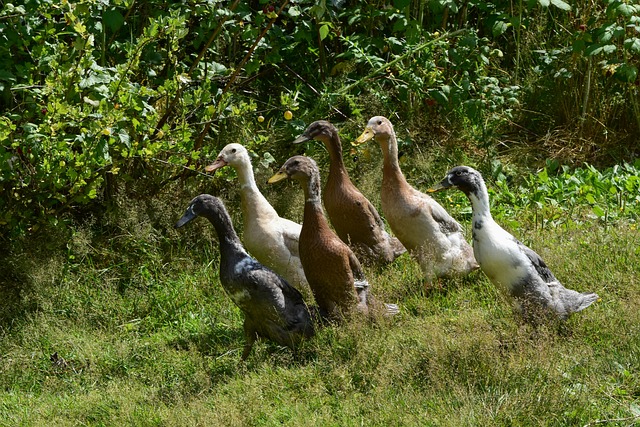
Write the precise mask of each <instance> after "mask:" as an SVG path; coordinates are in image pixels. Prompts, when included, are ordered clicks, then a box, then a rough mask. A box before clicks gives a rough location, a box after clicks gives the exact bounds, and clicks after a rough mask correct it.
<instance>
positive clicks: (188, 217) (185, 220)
mask: <svg viewBox="0 0 640 427" xmlns="http://www.w3.org/2000/svg"><path fill="white" fill-rule="evenodd" d="M197 217H198V215H196V213H195V212H194V211H193V205H190V206H189V207H188V208H187V211H186V212H185V213H184V215H182V218H180V219H179V220H178V222H176V225H175V228H180V227H182V226H183V225H185V224H186V223H188V222H191V221H192V220H194V219H196V218H197Z"/></svg>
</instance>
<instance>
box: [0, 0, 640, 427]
mask: <svg viewBox="0 0 640 427" xmlns="http://www.w3.org/2000/svg"><path fill="white" fill-rule="evenodd" d="M1 4H2V9H1V11H0V55H1V56H2V58H3V61H2V62H1V63H0V188H1V192H0V245H1V249H0V299H1V301H2V303H0V307H1V309H0V361H1V363H0V425H3V426H4V425H7V426H13V425H123V424H129V425H283V424H284V425H361V424H364V425H601V424H610V425H632V424H634V423H637V422H638V420H639V419H640V401H639V399H640V380H639V379H638V378H640V376H639V374H640V372H639V371H640V361H639V359H640V333H639V330H638V325H639V324H640V322H639V320H640V319H639V317H640V316H639V314H638V309H637V307H638V303H639V301H640V298H639V296H640V289H639V287H638V284H637V277H638V273H639V272H640V267H639V265H640V259H639V258H640V249H639V245H638V243H639V237H638V231H637V220H638V216H639V214H640V207H639V205H638V203H639V200H640V177H639V171H640V161H639V160H638V150H639V149H640V143H639V140H638V135H639V132H640V109H639V93H638V91H639V86H640V76H638V64H639V59H640V36H639V32H640V6H639V5H638V4H636V2H633V1H631V0H629V1H616V0H577V1H574V2H571V3H569V2H565V1H563V0H520V1H498V0H496V1H488V0H487V1H464V0H379V1H374V2H364V1H349V0H343V1H340V0H334V1H329V2H327V1H320V2H316V1H304V0H301V1H288V0H283V1H282V2H275V1H272V2H269V1H266V0H261V1H246V2H241V1H239V0H233V1H217V0H202V1H191V0H185V1H180V2H164V1H156V0H147V1H141V0H116V1H109V2H108V1H102V0H83V1H77V2H69V1H67V0H63V1H52V0H25V1H22V2H15V3H9V2H6V1H3V2H2V3H1ZM287 111H290V112H291V113H292V115H293V118H292V119H291V120H286V119H285V117H284V113H285V112H287ZM380 114H381V115H385V116H387V117H389V118H390V119H391V120H392V122H394V124H395V126H396V132H397V133H398V137H399V140H400V148H401V156H402V158H401V161H402V167H403V170H404V172H405V174H406V175H407V177H408V178H409V180H410V182H411V183H412V184H413V185H415V186H416V187H418V188H423V189H425V188H427V187H428V186H429V185H430V184H432V183H433V182H435V181H437V180H439V179H441V178H442V176H443V175H444V172H445V171H446V170H448V169H449V168H450V167H451V166H454V165H456V164H462V163H464V164H469V165H471V166H474V167H476V168H478V169H479V170H480V171H481V172H482V173H483V174H484V176H485V177H486V179H487V181H488V185H489V187H490V191H491V198H492V205H493V213H494V216H495V217H496V218H497V219H498V220H499V222H501V223H502V224H503V225H504V226H505V227H507V228H508V229H510V230H511V231H513V232H514V234H516V235H517V236H518V237H519V238H520V239H521V240H523V241H524V242H525V243H527V244H528V245H530V246H532V247H533V248H534V249H536V250H537V251H538V252H539V253H540V254H541V255H542V256H543V257H544V258H545V259H546V261H547V263H548V264H549V265H550V266H551V268H552V269H553V270H554V272H555V273H556V275H557V276H558V277H559V278H561V280H563V281H564V282H565V284H566V285H567V286H568V287H571V288H574V289H578V290H581V291H595V292H597V293H598V294H599V295H600V296H601V297H602V300H601V301H600V302H598V303H597V304H595V305H594V306H593V307H590V308H589V309H588V310H586V311H585V312H583V313H579V314H578V315H576V316H574V317H573V318H571V319H570V320H569V322H568V324H567V326H566V327H565V328H563V329H562V330H561V331H557V330H556V329H555V328H548V329H547V328H539V329H536V330H532V329H531V328H529V327H527V326H526V325H523V324H521V323H520V322H519V320H518V319H517V318H516V317H514V315H513V313H512V311H511V309H510V307H509V304H508V301H506V300H504V298H503V297H502V296H501V295H499V294H498V293H497V292H496V290H495V289H494V288H493V287H492V286H491V284H490V283H489V282H488V281H487V279H486V278H485V277H484V276H483V275H482V274H481V273H478V274H474V275H472V276H471V277H468V278H464V279H459V280H452V281H450V282H448V283H446V286H444V288H442V289H425V288H424V287H423V284H422V282H421V280H420V273H419V269H418V268H417V267H416V266H415V265H414V263H412V261H411V260H410V259H409V258H407V257H402V258H400V259H399V260H398V261H397V262H396V263H395V264H394V265H392V266H390V267H388V268H386V269H379V270H377V269H370V270H368V271H367V273H368V276H369V277H370V279H369V281H370V282H371V283H373V284H374V287H375V289H376V293H378V294H380V295H381V297H382V298H384V299H385V300H388V301H390V302H394V301H395V302H398V303H399V304H400V306H401V309H402V314H401V315H400V316H399V317H398V318H394V319H393V320H390V321H388V322H383V323H381V324H362V323H360V322H355V321H354V322H352V323H351V324H349V325H346V326H344V327H340V328H333V327H329V328H326V329H324V330H322V331H321V332H320V333H319V335H318V336H317V337H316V338H315V339H313V340H311V341H309V342H308V343H305V345H304V347H303V348H302V349H301V350H300V352H299V353H298V354H292V353H291V352H290V351H289V350H288V349H284V348H280V347H278V346H275V345H274V344H273V343H264V342H263V343H261V344H260V345H258V346H256V347H255V348H254V352H253V353H252V355H251V356H250V358H249V360H248V362H247V363H246V364H242V363H240V362H239V352H240V349H241V346H242V332H241V316H240V314H239V312H238V310H237V309H236V308H235V307H234V306H233V304H232V303H231V301H230V300H229V298H227V297H226V295H225V294H224V292H223V291H222V289H221V287H220V286H219V282H218V277H217V265H218V264H217V261H218V253H217V244H216V240H215V237H214V234H215V233H213V231H212V227H210V226H209V224H207V223H206V222H205V221H201V222H199V223H197V224H195V225H191V226H190V227H189V228H187V229H186V230H181V231H180V232H179V233H178V232H176V231H175V230H174V229H173V223H174V222H175V221H176V219H177V218H179V216H180V215H181V214H182V212H183V210H184V208H185V207H186V205H187V203H188V201H189V200H190V199H191V198H192V197H193V196H195V195H197V194H199V193H202V192H207V193H211V194H214V195H217V196H219V197H221V198H222V199H223V200H224V201H225V203H226V204H227V206H228V208H229V210H230V212H231V214H232V217H233V220H234V224H235V225H236V228H237V229H238V231H239V232H240V234H242V222H241V216H240V212H239V209H237V207H238V204H239V196H238V189H237V188H236V187H235V185H234V184H235V180H234V173H233V171H227V170H223V171H221V172H219V173H217V174H216V175H215V176H208V175H205V174H203V173H202V170H203V166H204V165H205V164H207V162H208V161H211V160H213V159H214V158H215V157H216V155H217V153H218V151H219V150H220V148H222V147H223V146H224V145H226V144H227V143H229V142H240V143H242V144H244V145H245V146H247V147H248V148H249V150H250V151H251V152H252V153H253V156H254V167H255V169H256V175H257V177H258V182H259V183H261V182H264V181H265V179H266V178H267V177H268V176H269V175H270V174H271V172H272V171H273V170H274V169H275V168H276V167H278V166H279V165H280V164H282V163H283V162H284V161H285V160H286V159H287V158H288V157H289V156H290V155H292V154H298V153H299V152H300V150H303V151H304V152H305V153H306V154H308V155H310V156H313V157H314V158H315V159H316V160H317V161H318V162H319V164H320V166H321V168H322V169H323V170H324V171H326V170H327V168H326V166H327V162H328V156H327V155H326V153H325V152H324V149H323V147H322V146H321V145H319V144H307V146H306V147H298V146H293V145H292V144H291V143H290V141H292V140H293V138H295V137H296V136H297V135H299V134H300V133H301V132H302V130H303V129H304V128H305V127H306V125H307V124H308V123H310V122H312V121H314V120H317V119H328V120H330V121H332V122H333V123H335V124H336V125H337V126H338V127H339V129H340V131H341V136H342V140H343V144H344V146H345V147H344V155H345V156H347V157H348V158H349V159H350V160H351V161H349V162H348V165H349V166H348V167H349V172H350V174H351V176H352V179H353V180H354V181H355V182H356V183H357V185H358V186H359V187H360V189H361V190H362V191H363V192H364V193H365V194H366V195H367V196H368V197H369V198H370V199H371V200H372V201H373V202H374V203H375V204H377V205H379V196H378V192H379V185H380V180H381V176H380V175H381V174H380V167H381V156H380V153H379V150H378V148H377V147H375V146H374V145H371V146H365V147H360V148H358V150H355V149H352V148H350V147H349V144H348V143H349V141H350V140H352V139H353V138H355V137H356V136H357V135H358V134H359V133H360V132H361V131H362V129H363V127H364V124H365V123H366V121H367V120H368V118H369V117H370V116H373V115H380ZM261 189H262V191H263V192H264V193H265V195H266V196H267V198H268V199H269V200H270V201H271V202H272V203H273V205H274V206H275V207H276V208H277V209H278V211H279V212H280V213H281V214H282V215H284V216H287V217H289V218H293V219H297V220H300V219H301V209H302V203H301V196H300V194H299V193H300V192H299V191H298V189H297V188H295V187H285V188H282V187H279V188H278V189H276V190H275V191H274V189H273V188H269V187H266V186H261ZM437 197H439V200H440V201H441V203H442V204H443V205H444V206H445V207H446V208H447V209H448V210H449V211H450V212H451V213H452V214H453V215H454V216H455V217H456V218H458V219H459V220H460V221H461V222H462V223H463V224H465V225H466V226H468V222H469V221H468V220H469V217H470V208H469V206H468V203H467V201H466V199H465V198H464V196H463V195H462V194H457V193H449V194H445V195H442V196H441V195H438V196H437Z"/></svg>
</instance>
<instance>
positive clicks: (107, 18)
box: [102, 10, 124, 32]
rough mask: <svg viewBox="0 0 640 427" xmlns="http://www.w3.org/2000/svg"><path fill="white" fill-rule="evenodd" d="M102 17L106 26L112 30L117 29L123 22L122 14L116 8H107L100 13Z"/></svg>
mask: <svg viewBox="0 0 640 427" xmlns="http://www.w3.org/2000/svg"><path fill="white" fill-rule="evenodd" d="M102 19H103V20H104V23H105V24H106V26H107V28H109V29H110V30H111V31H113V32H115V31H118V30H119V29H120V27H122V24H124V16H122V14H121V13H120V12H118V11H117V10H107V11H106V12H105V13H104V14H103V15H102Z"/></svg>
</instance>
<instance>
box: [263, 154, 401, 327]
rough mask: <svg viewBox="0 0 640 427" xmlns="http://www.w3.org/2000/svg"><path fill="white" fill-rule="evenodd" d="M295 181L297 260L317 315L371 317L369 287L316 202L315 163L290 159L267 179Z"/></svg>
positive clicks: (317, 176)
mask: <svg viewBox="0 0 640 427" xmlns="http://www.w3.org/2000/svg"><path fill="white" fill-rule="evenodd" d="M286 178H289V179H293V180H295V181H298V182H299V183H300V185H301V186H302V188H303V190H304V197H305V204H304V217H303V222H302V231H301V232H300V260H301V261H302V267H303V268H304V273H305V276H306V278H307V281H308V282H309V287H310V288H311V291H312V292H313V296H314V297H315V300H316V303H317V304H318V307H319V309H320V313H321V314H322V315H323V316H325V317H326V318H328V319H330V320H333V321H341V320H342V319H343V318H344V317H345V316H348V315H349V314H350V313H352V312H353V311H354V310H355V311H358V312H361V313H364V314H372V315H373V314H375V312H376V311H377V309H376V310H374V306H375V307H377V305H376V304H375V303H374V301H373V298H372V295H371V293H370V291H369V283H368V282H367V280H366V279H365V277H364V272H363V271H362V267H361V265H360V262H359V261H358V259H357V258H356V256H355V255H354V253H353V251H352V250H351V249H350V248H349V246H347V245H346V244H345V243H344V242H343V241H342V240H341V239H340V238H339V237H338V236H337V235H336V234H335V232H334V231H333V230H332V229H331V227H330V226H329V222H328V221H327V218H326V217H325V215H324V210H323V208H322V201H321V199H320V172H319V170H318V166H317V165H316V162H315V161H314V160H313V159H311V158H309V157H305V156H294V157H291V158H290V159H289V160H287V161H286V162H285V164H284V165H283V166H282V167H281V168H280V171H279V172H278V173H276V174H275V175H274V176H272V177H271V178H270V179H269V183H275V182H278V181H281V180H283V179H286ZM383 310H384V311H386V313H388V314H395V313H397V312H398V306H397V305H395V304H386V305H385V307H384V308H383Z"/></svg>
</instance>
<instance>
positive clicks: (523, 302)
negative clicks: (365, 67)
mask: <svg viewBox="0 0 640 427" xmlns="http://www.w3.org/2000/svg"><path fill="white" fill-rule="evenodd" d="M372 139H373V140H375V141H376V142H377V143H378V144H379V145H380V148H381V150H382V154H383V156H384V162H383V167H382V186H381V194H380V196H381V205H382V212H383V214H384V216H385V218H386V220H387V222H388V224H389V226H390V228H391V231H392V232H393V234H394V235H395V237H394V236H392V235H391V234H389V233H388V232H387V231H386V230H385V225H384V222H383V221H382V218H381V217H380V214H379V213H378V211H377V210H376V208H375V207H374V206H373V205H372V204H371V202H369V200H367V198H366V197H365V196H364V195H363V194H362V193H361V192H360V191H359V190H358V189H357V188H356V186H355V185H354V184H353V183H352V182H351V180H350V179H349V175H348V173H347V170H346V168H345V165H344V160H343V158H342V144H341V142H340V137H339V136H338V130H337V129H336V128H335V127H334V126H333V125H332V124H331V123H329V122H327V121H324V120H319V121H316V122H313V123H311V124H310V125H309V127H308V128H307V129H306V130H305V132H304V133H303V134H302V135H300V136H299V137H298V138H296V140H295V141H293V142H294V143H301V142H305V141H310V140H317V141H321V142H322V143H323V144H324V145H325V146H326V148H327V150H328V152H329V156H330V167H329V174H328V178H327V182H326V183H325V187H324V190H323V191H322V192H321V190H320V187H321V182H320V171H319V169H318V166H317V164H316V162H315V161H314V160H313V159H312V158H310V157H306V156H293V157H291V158H290V159H288V160H287V161H286V162H285V163H284V165H282V167H281V168H280V170H279V171H278V172H277V173H276V174H275V175H273V176H272V177H271V178H270V179H269V181H268V182H269V183H270V184H274V183H276V182H278V181H281V180H285V179H292V180H294V181H297V182H298V183H299V184H300V186H301V187H302V191H303V192H304V200H305V203H304V216H303V222H302V225H300V224H298V223H296V222H293V221H290V220H288V219H286V218H282V217H280V216H279V215H278V213H277V212H276V210H275V209H274V208H273V207H272V206H271V205H270V204H269V202H268V201H267V199H266V198H265V197H264V196H263V195H262V193H261V192H260V190H259V189H258V186H257V185H256V181H255V179H254V175H253V168H252V166H251V160H250V157H249V153H248V152H247V150H246V149H245V148H244V147H243V146H242V145H241V144H229V145H227V146H225V147H224V148H223V149H222V151H220V154H219V155H218V157H217V159H216V161H215V162H214V163H213V164H211V165H210V166H207V167H206V169H205V170H206V171H208V172H213V171H215V170H217V169H220V168H222V167H225V166H230V167H232V168H234V169H235V170H236V172H237V176H238V180H239V184H240V199H241V209H242V218H243V223H244V224H243V226H244V227H243V229H244V233H243V241H244V245H243V242H241V241H240V239H239V237H238V235H237V234H236V232H235V229H234V227H233V224H232V222H231V218H230V216H229V214H228V212H227V210H226V208H225V206H224V204H223V203H222V201H221V200H220V199H219V198H217V197H214V196H211V195H208V194H201V195H199V196H197V197H196V198H194V199H193V200H192V201H191V203H190V204H189V206H188V207H187V209H186V212H185V213H184V215H183V216H182V218H180V220H179V221H178V222H177V223H176V227H182V226H183V225H185V224H187V223H188V222H190V221H191V220H193V219H195V218H197V217H198V216H203V217H205V218H207V219H208V220H209V221H210V222H211V223H212V225H213V227H214V228H215V230H216V233H217V235H218V240H219V245H220V282H221V284H222V286H223V287H224V290H225V291H226V293H227V294H228V295H229V297H230V298H231V300H232V301H233V302H234V303H235V304H236V305H237V306H238V307H239V308H240V310H241V311H242V313H243V314H244V319H245V320H244V335H245V340H246V344H245V346H244V351H243V353H242V359H243V360H245V359H246V358H247V357H248V356H249V354H250V352H251V348H252V346H253V343H254V342H255V340H256V338H258V337H263V338H268V339H270V340H272V341H275V342H276V343H278V344H281V345H284V346H288V347H290V348H291V349H293V350H295V348H296V347H297V346H298V345H299V343H300V342H301V341H302V340H305V339H308V338H311V337H313V336H314V334H315V332H316V330H317V328H319V327H320V326H321V325H323V324H325V323H326V322H330V323H340V322H342V321H344V319H346V318H348V317H349V316H351V315H353V314H361V315H365V316H367V317H370V318H376V317H377V316H392V315H394V314H397V313H398V312H399V307H398V306H397V305H396V304H387V303H383V302H380V301H378V300H376V298H375V297H374V293H373V292H372V289H371V285H370V284H369V282H368V281H367V279H366V277H365V274H364V271H363V268H362V265H361V262H362V263H366V264H367V265H385V264H389V263H391V262H393V261H394V260H395V259H396V258H397V257H398V256H400V255H402V254H403V253H405V252H408V253H409V254H410V256H411V257H412V258H413V259H414V260H415V261H416V262H417V263H418V264H419V265H420V268H421V270H422V272H423V275H424V280H425V281H426V282H427V283H432V282H433V281H437V280H440V279H441V278H448V277H453V276H461V275H466V274H469V273H470V272H472V271H474V270H476V269H478V268H480V269H481V270H482V271H483V272H484V273H485V274H486V275H487V277H488V278H489V279H490V280H491V282H492V283H493V284H494V285H496V286H497V287H498V288H499V289H501V290H502V291H503V292H504V293H506V294H507V295H508V296H509V297H510V298H511V299H512V301H513V303H514V306H515V307H516V309H517V310H518V312H520V313H521V315H522V316H523V318H524V319H525V320H526V321H528V322H531V323H534V324H536V323H539V322H541V321H546V320H552V319H557V320H566V319H567V318H568V317H569V315H571V314H572V313H575V312H578V311H580V310H583V309H584V308H586V307H588V306H589V305H591V304H592V303H593V302H595V301H596V300H597V299H598V295H597V294H595V293H579V292H576V291H574V290H571V289H567V288H565V287H564V286H563V285H562V284H561V283H560V282H559V281H558V279H556V277H555V276H554V275H553V273H552V272H551V270H549V268H548V267H547V265H546V264H545V262H544V261H543V260H542V258H540V256H539V255H538V254H537V253H535V252H534V251H533V250H531V249H530V248H528V247H527V246H525V245H524V244H522V243H521V242H520V241H519V240H517V239H516V238H515V237H513V236H512V235H511V234H510V233H508V232H507V231H506V230H504V229H503V228H502V227H500V225H498V224H497V223H496V222H495V221H494V220H493V218H492V217H491V212H490V209H489V195H488V193H487V187H486V185H485V183H484V180H483V179H482V175H481V174H480V173H479V172H478V171H477V170H475V169H472V168H470V167H467V166H457V167H454V168H453V169H451V170H450V171H449V172H448V173H447V175H446V176H445V178H444V179H443V180H442V181H440V182H439V183H437V184H435V185H434V186H433V187H432V188H430V189H429V190H428V192H435V191H442V190H447V189H451V188H457V189H459V190H460V191H462V192H464V194H466V196H467V198H468V199H469V201H470V202H471V207H472V211H473V219H472V242H473V244H472V246H471V245H469V243H468V242H467V240H466V238H465V236H464V233H463V228H462V227H461V226H460V224H459V223H458V222H457V221H456V220H455V219H454V218H453V217H451V215H449V213H448V212H447V211H446V210H445V209H444V208H443V207H442V206H441V205H440V204H439V203H438V202H437V201H436V200H434V199H433V198H432V197H430V196H429V195H428V194H425V193H422V192H420V191H418V190H416V189H415V188H413V187H412V186H411V185H410V184H409V183H408V182H407V180H406V179H405V177H404V175H403V173H402V171H401V169H400V165H399V162H398V144H397V140H396V136H395V132H394V130H393V125H392V124H391V122H390V121H389V120H388V119H387V118H385V117H382V116H376V117H372V118H371V119H370V120H369V122H368V123H367V126H366V128H365V130H364V132H363V133H362V135H361V136H360V137H359V138H358V139H357V140H356V141H355V143H354V145H360V144H364V143H366V142H367V141H369V140H372ZM321 194H322V195H321ZM325 211H326V215H325ZM327 217H328V219H327ZM329 221H330V222H331V226H330V225H329ZM299 289H310V290H311V293H312V294H313V299H314V300H315V305H313V306H312V305H311V304H309V303H308V302H306V301H305V300H304V298H303V295H302V293H301V292H300V291H299Z"/></svg>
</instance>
